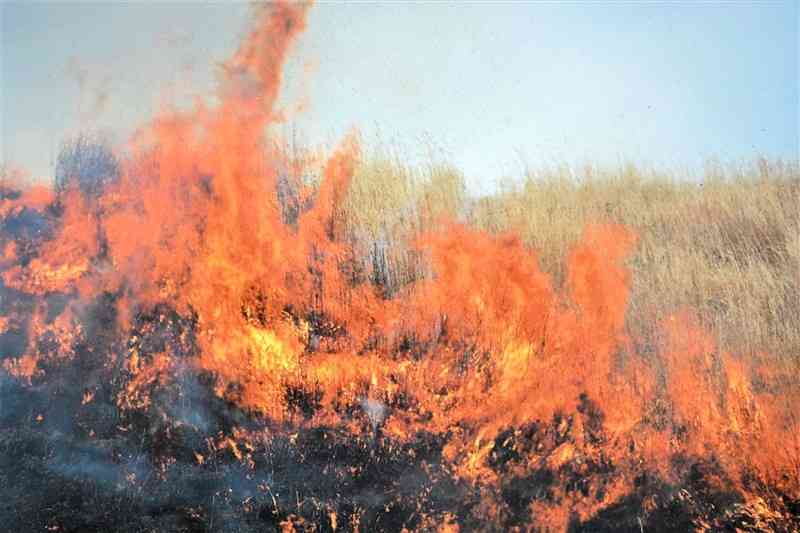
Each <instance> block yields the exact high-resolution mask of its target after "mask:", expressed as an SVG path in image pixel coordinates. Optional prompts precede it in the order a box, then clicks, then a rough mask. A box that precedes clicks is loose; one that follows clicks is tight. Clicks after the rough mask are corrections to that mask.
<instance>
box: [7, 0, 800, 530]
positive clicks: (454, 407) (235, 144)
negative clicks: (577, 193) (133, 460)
mask: <svg viewBox="0 0 800 533" xmlns="http://www.w3.org/2000/svg"><path fill="white" fill-rule="evenodd" d="M307 11H308V6H307V5H305V4H295V3H288V2H279V3H277V4H274V5H271V6H269V7H264V8H262V9H261V10H260V12H259V14H258V17H257V20H256V23H255V25H254V29H253V30H252V32H251V33H250V34H249V36H248V37H247V38H246V39H245V40H244V42H243V44H242V45H241V47H240V48H239V50H238V51H237V52H236V53H235V54H234V56H233V57H232V58H231V59H230V60H229V61H228V62H227V63H225V65H224V69H223V70H224V80H223V82H222V83H221V87H220V90H219V94H218V97H219V103H218V105H210V104H208V103H205V102H198V103H197V104H196V105H195V107H194V108H193V109H191V110H189V111H179V110H164V111H163V112H162V113H161V114H160V115H159V116H157V117H156V118H155V119H154V120H153V121H152V122H151V123H150V124H148V125H146V126H144V127H143V128H142V129H141V130H140V131H138V132H137V134H136V135H135V136H134V138H133V139H132V140H131V141H130V145H129V146H128V153H129V154H130V155H129V157H127V158H126V159H125V160H124V164H123V165H122V168H121V173H120V175H119V179H118V180H116V181H114V182H111V183H109V184H108V185H107V186H106V188H105V190H104V191H103V192H102V194H101V195H99V196H97V197H87V196H86V195H82V194H81V193H80V192H79V191H78V190H72V191H67V192H65V193H64V194H61V195H55V194H54V193H53V192H52V191H48V190H42V189H29V190H25V191H24V192H23V193H22V194H21V195H17V196H16V197H15V198H11V197H10V196H4V199H3V200H2V204H0V213H1V214H2V216H3V217H4V219H5V220H10V219H12V218H13V217H19V216H21V214H23V213H29V214H30V213H34V214H36V216H37V217H40V218H41V219H42V220H43V221H45V222H46V224H45V225H46V226H47V228H48V231H47V232H45V233H46V235H45V237H42V238H38V239H39V240H36V239H34V240H30V239H28V240H26V239H23V238H15V237H14V236H9V235H4V236H3V242H2V243H0V244H2V247H3V250H4V253H3V260H2V265H3V272H2V279H3V282H4V284H5V288H6V289H7V290H14V291H17V292H18V293H20V294H22V295H24V298H26V299H27V301H30V302H33V304H32V307H30V309H29V310H25V309H19V310H11V311H10V312H9V313H7V316H4V317H2V322H0V325H1V326H2V327H3V328H4V329H8V328H10V327H11V325H12V324H22V323H24V329H25V330H26V331H27V332H28V339H27V347H26V349H25V350H24V351H23V352H22V353H19V354H15V355H13V356H11V357H7V358H6V359H5V360H4V361H3V368H4V370H5V372H6V373H8V374H9V375H10V376H12V377H13V378H14V379H18V380H22V381H27V382H28V383H30V382H32V381H33V382H40V383H42V382H46V381H47V380H48V379H49V378H50V375H51V374H57V373H58V372H59V368H60V365H61V366H63V365H66V364H68V361H69V360H71V359H74V358H75V352H76V351H80V350H83V351H84V352H85V351H86V350H88V351H89V352H92V353H93V355H92V357H95V358H97V360H99V361H101V363H100V364H99V365H100V367H101V368H103V372H105V373H108V375H109V376H111V375H112V374H113V375H115V376H116V377H115V378H114V379H115V380H120V379H121V380H123V384H122V386H121V387H120V389H119V390H118V391H117V393H116V397H115V398H114V399H113V400H114V405H115V406H116V408H117V409H118V410H119V412H120V413H122V414H121V415H120V416H121V417H122V418H126V417H128V418H130V420H132V421H133V422H130V423H134V422H135V421H136V417H135V416H134V415H133V414H130V413H136V412H139V413H147V412H149V410H151V409H152V408H153V405H154V402H155V401H156V400H155V399H154V394H156V393H157V391H159V390H171V389H170V387H177V388H178V389H179V392H177V393H176V394H178V396H177V397H178V398H179V400H180V401H179V402H178V403H179V404H180V402H186V401H188V400H185V398H187V397H188V398H190V399H191V398H193V397H194V396H192V394H195V395H198V394H199V393H191V394H190V393H187V392H185V391H184V389H181V387H186V389H187V390H189V389H191V388H192V387H195V385H192V386H191V387H190V386H189V385H184V384H183V381H182V379H184V378H182V377H181V376H183V375H192V376H200V378H198V379H200V382H201V383H202V387H205V388H206V389H207V390H209V391H213V394H214V395H215V397H216V399H217V401H221V402H226V403H227V404H228V405H231V406H235V408H236V409H239V410H241V412H243V413H245V416H246V420H248V421H247V422H241V423H240V424H238V426H241V427H236V428H232V429H230V430H229V431H227V433H224V434H219V435H209V436H208V441H207V442H208V443H210V444H209V446H208V447H207V448H196V449H194V450H193V451H192V452H191V454H189V455H188V458H187V461H188V462H190V463H193V464H196V465H197V467H198V468H199V467H204V466H206V465H208V464H211V463H212V455H213V456H216V455H219V454H223V453H226V450H227V452H228V453H230V454H232V456H233V458H232V460H235V461H238V462H241V463H243V464H245V463H246V464H247V465H250V466H251V467H252V468H253V469H254V471H256V470H257V469H258V468H259V466H258V461H256V460H255V459H254V458H253V456H254V450H255V449H256V448H255V447H256V446H266V447H267V448H268V447H269V446H272V445H274V446H277V444H275V443H276V442H278V439H279V438H280V436H281V435H294V437H292V438H291V439H289V441H288V442H289V444H287V446H296V447H301V446H302V442H299V441H298V437H297V435H298V434H299V433H298V432H301V431H303V432H313V431H317V432H326V431H334V432H335V431H342V432H344V433H345V434H347V435H349V438H350V439H354V442H362V440H363V442H372V443H373V444H372V446H378V444H377V443H385V442H389V443H391V444H381V446H384V445H385V446H390V448H391V446H395V447H397V448H396V449H403V450H411V451H410V452H409V454H410V455H409V457H411V459H408V460H411V461H415V460H416V459H415V457H416V453H417V452H415V451H414V449H413V448H411V447H410V446H412V445H413V443H414V442H415V441H416V440H418V439H422V438H428V437H430V438H433V439H438V440H441V442H442V443H443V444H442V446H441V453H440V456H441V457H440V460H441V461H442V462H443V463H444V465H445V466H443V467H442V468H443V469H444V472H445V473H438V474H436V475H439V476H448V477H449V478H451V479H453V480H456V481H453V483H462V484H464V486H470V487H473V489H474V491H475V494H478V495H479V498H478V499H479V501H478V502H477V503H476V504H475V505H474V506H473V507H471V508H470V510H469V513H471V514H470V517H471V518H470V520H472V522H465V521H462V520H463V518H464V517H462V516H460V515H459V514H458V512H457V510H456V509H446V510H445V511H444V512H442V513H441V514H440V515H439V516H438V518H435V519H432V518H424V519H420V520H421V521H420V522H419V523H418V526H419V528H421V529H425V528H426V524H427V525H428V526H431V527H434V526H436V527H439V528H440V529H441V530H442V531H458V530H459V527H460V526H459V523H461V527H464V528H465V529H469V528H470V524H471V527H475V526H476V524H478V523H480V524H496V525H498V526H499V525H505V526H508V527H511V526H521V525H524V524H537V525H538V526H539V527H542V528H544V529H548V528H549V529H553V530H566V529H567V528H569V527H571V526H570V524H575V523H589V522H591V520H593V519H598V520H599V519H601V518H602V516H604V515H603V514H602V513H603V512H604V511H605V510H609V509H613V508H614V506H615V505H619V504H623V503H624V502H626V501H628V500H626V498H630V497H631V496H630V495H636V496H635V497H634V498H633V500H631V501H632V502H634V503H630V505H636V506H638V507H637V509H639V510H638V511H637V512H639V513H640V515H639V516H640V518H639V525H640V526H641V524H642V520H648V519H649V518H648V517H649V516H651V515H652V516H657V515H656V509H657V508H659V506H664V505H669V502H663V501H658V498H659V497H661V496H660V495H661V494H662V492H663V491H662V492H659V490H660V489H659V487H661V486H662V485H663V486H666V485H670V486H675V487H679V486H681V484H682V483H684V480H685V479H687V476H691V475H692V474H691V472H690V471H691V469H692V468H693V467H692V465H693V464H699V463H700V462H702V461H707V463H708V465H709V466H708V468H709V469H710V470H709V472H708V474H707V475H706V476H705V478H704V479H707V480H710V481H709V483H710V484H711V485H713V488H714V489H715V490H720V491H735V492H737V493H738V494H740V495H741V496H742V498H743V502H742V505H745V506H750V507H752V508H755V507H759V506H761V508H763V509H764V511H763V513H760V514H761V515H766V514H770V513H773V514H776V516H777V517H778V518H775V517H773V518H774V519H775V520H778V519H779V518H780V517H781V516H783V515H782V514H781V513H784V514H785V513H787V512H788V511H786V505H788V504H787V503H786V502H789V501H794V502H797V501H798V499H800V442H799V441H798V437H797V435H798V427H797V420H796V414H795V413H796V411H797V408H798V406H800V403H799V402H798V397H797V394H796V392H792V390H794V391H796V390H797V389H796V383H795V382H794V381H792V379H793V378H792V376H791V375H790V374H786V373H783V372H781V371H780V369H779V368H778V366H777V363H775V360H774V359H773V358H771V357H770V356H769V355H767V354H764V355H763V356H762V357H761V358H760V359H759V360H757V361H749V360H747V359H744V358H742V357H738V356H736V355H735V354H728V353H724V352H720V350H719V349H718V348H717V347H716V346H715V345H714V342H713V340H712V339H711V337H710V335H708V334H707V333H706V332H704V331H703V330H702V328H701V327H699V326H698V325H697V323H696V321H695V320H694V319H693V318H692V315H691V313H690V312H687V313H684V314H680V315H676V316H673V317H668V318H666V319H665V320H664V322H663V324H662V326H661V332H662V335H661V337H662V338H663V346H662V347H661V349H660V350H659V354H658V356H657V357H652V356H645V355H644V354H640V353H637V348H636V347H637V346H638V343H637V342H636V340H637V339H635V338H631V337H630V334H629V333H628V331H627V329H626V323H625V317H626V312H627V311H628V299H629V295H630V291H631V276H630V274H629V272H628V270H627V268H626V266H625V262H626V260H627V259H628V258H629V257H630V255H631V254H632V253H633V251H634V250H635V246H636V241H637V239H636V235H634V234H633V233H632V232H631V231H629V230H628V229H626V228H624V227H620V226H617V225H611V224H597V225H592V226H589V227H587V228H585V231H584V234H583V238H582V240H581V242H580V243H579V244H578V245H577V246H576V247H575V248H574V249H573V250H572V252H571V253H570V254H569V256H568V258H567V276H566V280H565V282H564V284H563V286H559V285H557V284H555V283H554V281H553V280H552V279H551V278H550V277H549V276H548V275H547V274H545V273H544V272H543V271H542V270H541V269H540V267H539V264H538V261H537V258H536V255H535V252H534V251H532V250H530V249H528V248H527V247H525V246H524V245H523V243H522V241H521V240H520V238H519V237H518V236H516V235H514V234H504V235H490V234H488V233H485V232H482V231H478V230H476V229H473V228H470V227H468V226H466V225H463V224H459V223H456V222H444V223H442V224H441V226H440V228H439V229H438V230H435V231H431V232H429V233H426V234H423V235H419V236H418V237H417V239H416V240H415V242H413V243H412V247H413V249H414V250H415V252H417V253H418V254H419V255H420V257H423V258H424V261H425V262H426V265H427V267H428V269H429V271H430V273H431V274H430V275H429V276H427V277H424V278H423V279H419V280H417V281H415V282H413V283H409V284H407V285H406V286H405V287H403V288H402V289H401V290H400V292H399V293H397V294H395V295H393V296H392V297H387V296H386V295H385V294H382V293H381V291H380V290H379V288H376V287H374V286H373V285H372V284H370V283H368V282H364V281H363V280H360V279H358V277H357V276H354V275H353V272H352V269H351V268H349V267H351V266H352V265H353V264H354V259H355V255H356V252H355V251H354V248H353V247H352V246H351V243H349V241H348V238H347V226H346V223H345V221H344V220H343V219H342V217H341V216H340V211H341V205H342V202H343V197H344V193H345V192H346V190H347V187H348V184H349V180H350V178H351V177H352V175H353V172H354V169H355V167H356V165H357V163H358V159H359V154H360V147H359V143H358V136H357V135H356V134H353V135H352V136H350V137H348V138H347V139H345V140H344V141H343V142H342V143H341V145H340V147H339V148H338V149H337V150H336V151H335V153H333V154H332V155H331V156H330V158H329V159H328V160H327V162H326V164H325V165H324V168H323V171H322V179H321V181H320V183H319V185H318V187H314V186H312V185H309V184H305V183H301V182H299V181H298V182H297V186H298V187H299V188H300V191H299V195H300V197H302V198H305V199H308V200H309V201H308V202H304V206H303V207H302V209H300V213H299V214H298V217H297V220H296V222H292V223H287V222H286V221H285V220H284V217H283V214H282V211H281V209H282V207H281V205H280V204H279V203H278V201H277V199H276V194H275V191H276V186H277V183H278V180H279V178H280V176H281V173H282V172H285V169H286V168H287V164H286V163H287V158H285V157H283V156H282V155H281V154H275V153H274V152H273V151H272V150H271V149H269V146H271V145H270V144H269V138H268V136H267V134H266V132H267V131H268V127H269V126H270V125H271V124H274V123H276V122H277V121H280V120H281V113H280V112H279V110H277V109H276V108H275V102H276V98H277V95H278V91H279V88H280V84H281V69H282V65H283V63H284V61H285V58H286V55H287V53H288V51H289V50H290V47H291V45H292V43H293V42H294V41H295V40H296V38H297V36H298V35H299V34H300V33H301V32H302V31H303V29H304V27H305V21H306V16H307ZM54 295H61V296H62V297H63V301H64V302H66V303H65V304H63V305H60V306H59V305H56V304H55V303H53V302H54V300H53V296H54ZM103 302H104V303H103ZM101 304H102V305H101ZM103 306H105V307H103ZM98 309H104V310H105V311H103V312H104V313H106V315H104V316H105V318H103V319H95V318H92V316H93V315H92V313H98V312H99V311H98ZM98 320H99V322H98ZM87 324H90V325H89V326H87ZM87 327H88V328H89V330H87ZM45 340H46V341H48V342H49V344H47V343H46V342H44V341H45ZM125 343H127V345H125ZM45 345H46V346H45ZM48 346H49V348H48ZM87 346H88V347H87ZM119 354H122V355H119ZM118 357H121V360H118V359H117V358H118ZM115 361H116V362H115ZM120 361H121V362H120ZM115 372H116V374H114V373H115ZM120 376H122V377H120ZM764 376H768V379H766V380H765V379H763V377H764ZM201 378H202V379H201ZM203 380H204V381H203ZM757 383H761V384H760V385H757ZM793 385H794V388H793V389H792V386H793ZM75 386H76V387H80V389H81V390H84V391H86V392H85V393H84V395H83V396H82V400H81V402H80V404H81V405H87V406H90V405H95V404H98V403H100V402H101V401H102V394H101V393H99V392H97V388H96V387H94V385H92V387H91V388H89V385H88V384H87V385H86V387H84V385H83V384H75ZM154 391H156V392H154ZM165 394H166V393H165ZM198 408H199V407H198ZM176 409H177V408H176ZM188 409H189V410H192V409H193V406H192V405H191V404H189V405H188ZM125 413H129V414H125ZM163 416H164V417H168V416H174V415H170V414H169V413H164V414H163ZM198 416H199V415H198ZM186 420H189V422H185V423H182V426H180V427H188V426H191V427H202V425H203V422H202V421H201V420H199V418H198V419H195V418H191V417H188V418H186ZM259 420H260V421H262V422H263V423H264V424H266V425H265V426H264V427H262V428H261V429H257V428H256V429H254V425H253V424H255V421H259ZM118 427H119V428H122V427H126V426H124V424H123V425H122V426H118ZM127 427H130V426H127ZM127 427H126V429H124V431H125V432H127V431H128V429H127ZM120 431H123V430H122V429H120ZM175 431H177V430H175ZM302 435H306V434H305V433H302ZM303 438H308V437H302V438H300V441H302V439H303ZM359 439H362V440H359ZM787 443H790V445H787ZM309 446H310V445H309ZM300 449H301V453H304V452H302V448H300ZM392 449H395V448H392ZM412 452H413V453H412ZM404 453H405V452H404ZM174 462H175V459H174V458H173V459H171V460H170V461H165V462H163V463H161V464H162V467H163V468H164V469H167V470H168V469H169V468H170V465H172V464H173V463H174ZM426 464H427V463H426ZM131 468H133V467H131ZM354 468H355V467H354ZM359 468H361V467H359ZM363 468H366V467H363ZM425 468H428V466H426V467H425ZM356 470H357V469H356ZM428 474H429V475H433V474H430V473H428ZM131 475H133V474H131ZM164 475H165V476H166V475H167V474H164ZM254 475H255V474H254ZM437 479H438V478H437ZM653 479H657V480H658V481H650V482H648V481H647V480H653ZM531 487H532V488H531ZM708 490H711V489H708ZM275 498H276V497H275V496H274V495H273V496H272V502H273V503H274V504H275V505H274V506H275V507H276V508H277V503H276V500H275ZM636 498H639V499H640V500H641V501H638V500H636ZM636 502H638V503H636ZM297 506H298V508H301V507H302V505H301V503H300V502H299V501H298V502H297ZM753 506H755V507H753ZM321 512H322V511H321ZM698 513H700V511H698ZM323 514H324V516H326V517H328V518H327V519H328V521H329V526H330V527H331V528H332V529H334V530H335V529H337V527H338V528H340V529H342V528H346V527H350V528H357V525H358V524H359V523H360V522H359V521H360V519H361V518H360V515H359V514H358V513H357V512H354V513H353V514H350V515H349V517H345V516H344V515H343V514H342V511H341V510H337V509H326V510H325V511H324V513H323ZM323 514H320V515H319V516H323ZM701 514H702V513H701ZM293 517H294V518H293ZM304 520H306V519H304V518H301V517H299V516H296V515H289V516H285V517H283V518H282V520H281V524H283V527H284V528H286V529H287V530H291V528H293V527H295V526H297V527H300V525H301V523H302V522H303V521H304ZM426 520H428V522H426ZM460 521H461V522H460ZM485 527H488V526H485ZM709 527H711V526H709Z"/></svg>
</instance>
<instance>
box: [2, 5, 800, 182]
mask: <svg viewBox="0 0 800 533" xmlns="http://www.w3.org/2000/svg"><path fill="white" fill-rule="evenodd" d="M248 14H249V8H248V6H247V5H246V4H244V3H197V2H181V3H177V2H176V3H164V2H137V3H131V4H119V3H117V4H114V3H111V4H72V3H44V4H21V3H20V4H15V3H5V4H3V5H2V30H3V31H2V54H1V55H0V57H1V58H2V90H3V93H2V98H1V99H0V100H1V101H2V156H3V160H4V161H5V162H8V163H13V164H16V165H19V166H22V167H24V168H26V169H28V170H29V171H30V172H31V174H32V175H33V176H34V177H41V178H42V179H47V176H49V175H52V168H53V161H54V159H55V154H56V153H57V150H58V144H59V142H60V141H61V139H63V138H64V136H66V135H69V134H70V133H74V132H76V131H79V130H95V131H101V132H104V133H105V134H107V135H110V136H111V137H112V138H114V139H115V140H116V141H122V140H124V139H125V137H126V136H127V135H129V134H130V132H131V131H132V130H133V128H134V127H135V126H136V125H138V124H141V123H142V122H143V121H145V120H146V119H147V118H148V117H149V116H151V115H152V114H153V113H154V112H155V111H156V110H157V109H158V107H159V105H160V102H163V101H173V102H186V101H188V99H189V98H191V97H192V96H194V95H200V96H203V95H209V94H211V91H212V89H213V87H214V83H215V82H214V80H215V77H214V69H215V68H216V67H215V65H217V64H218V63H219V61H221V60H223V59H224V58H225V57H226V56H227V55H228V54H230V53H231V52H232V51H233V50H234V49H235V47H236V43H237V42H238V40H239V38H240V37H241V36H242V35H243V33H244V31H245V30H246V28H247V18H248ZM798 16H799V14H798V3H797V2H735V3H700V2H669V3H644V2H636V3H622V2H527V3H522V2H520V3H490V2H474V3H470V4H455V3H452V4H441V3H438V4H433V3H414V4H404V3H399V2H383V3H377V2H375V3H357V4H354V3H349V4H346V3H341V2H336V3H333V2H331V3H320V4H317V5H316V6H314V8H313V9H312V12H311V15H310V19H309V27H308V30H307V32H306V33H305V34H304V35H303V36H302V37H301V39H300V41H299V42H298V43H297V47H296V48H295V51H294V53H293V56H292V58H291V60H290V63H289V65H288V67H287V76H286V83H285V88H284V93H283V97H282V100H281V103H282V105H283V106H284V107H285V108H286V109H287V110H290V111H291V110H297V109H299V108H301V107H302V111H300V112H295V113H292V116H293V117H294V118H293V120H292V123H293V125H294V126H295V127H296V128H297V130H298V132H299V134H300V136H301V138H303V139H304V140H306V141H308V142H312V143H324V144H327V145H332V144H334V143H335V142H336V140H337V139H338V138H340V137H341V136H342V135H343V134H344V133H345V132H347V131H348V130H350V129H351V128H353V127H355V128H358V129H359V130H360V131H361V132H362V133H363V135H364V138H365V139H368V140H369V139H373V138H375V135H376V132H380V137H381V138H382V139H387V140H390V141H391V140H396V141H397V142H398V143H399V144H400V145H401V146H402V149H403V151H404V152H406V153H407V154H408V157H409V159H411V160H414V159H415V158H417V157H423V154H425V153H427V151H428V149H429V147H430V145H431V144H433V145H435V146H437V147H439V148H440V149H441V150H442V151H443V152H444V154H445V155H446V157H448V158H449V159H450V160H451V161H452V162H453V163H455V164H456V165H458V166H459V167H460V168H461V169H462V170H463V171H464V172H465V174H466V176H467V180H468V183H469V184H470V186H471V187H472V188H475V189H484V190H485V189H487V188H489V187H490V186H491V184H492V183H494V180H496V179H497V178H499V177H501V176H502V175H509V174H514V173H517V174H518V173H520V171H521V163H522V161H527V162H528V163H530V164H533V165H536V164H542V163H553V162H562V161H563V162H568V163H581V162H584V161H594V162H598V163H601V164H612V165H613V164H615V163H617V162H619V161H621V160H632V161H638V162H642V163H645V164H651V165H656V166H666V167H685V166H689V167H692V166H700V165H701V164H702V162H703V161H704V160H705V159H706V158H710V157H717V158H720V159H722V160H741V159H747V158H751V157H753V156H754V155H756V154H764V155H768V156H780V157H787V158H797V157H798V121H800V111H799V110H798V44H799V41H798Z"/></svg>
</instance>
